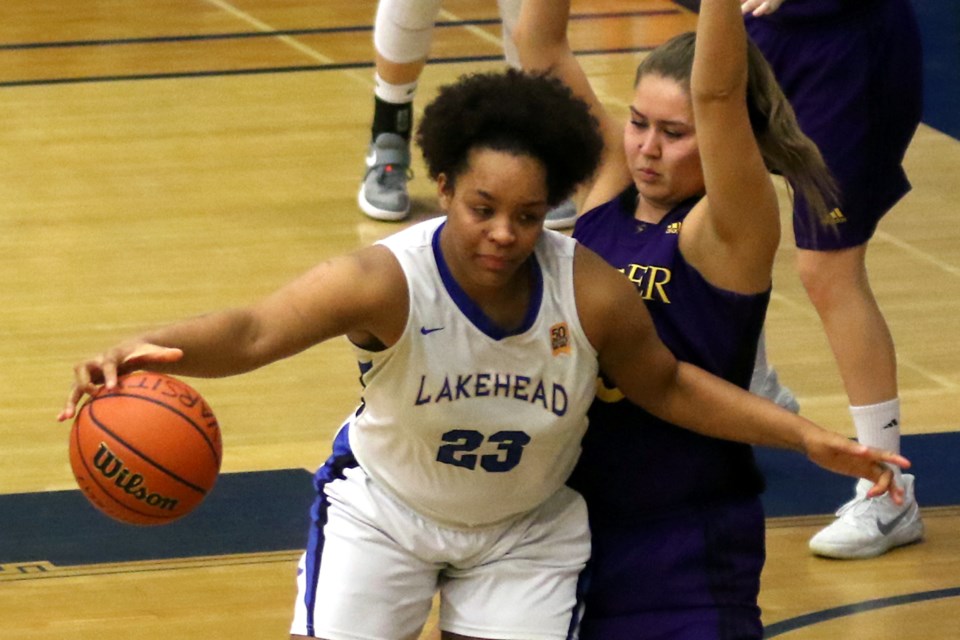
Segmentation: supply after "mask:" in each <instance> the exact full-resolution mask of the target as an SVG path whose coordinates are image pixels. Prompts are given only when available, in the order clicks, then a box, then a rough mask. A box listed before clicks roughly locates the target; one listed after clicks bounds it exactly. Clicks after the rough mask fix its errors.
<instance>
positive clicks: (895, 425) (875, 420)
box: [850, 398, 900, 490]
mask: <svg viewBox="0 0 960 640" xmlns="http://www.w3.org/2000/svg"><path fill="white" fill-rule="evenodd" d="M850 415H851V416H853V426H854V428H855V429H856V431H857V440H858V441H859V442H860V444H865V445H867V446H868V447H874V448H876V449H885V450H887V451H893V452H894V453H900V399H899V398H894V399H893V400H887V401H886V402H880V403H877V404H868V405H864V406H861V407H854V406H851V407H850ZM892 468H893V473H894V480H895V481H896V482H898V483H899V482H900V468H899V467H892ZM857 486H858V489H864V490H865V488H869V487H871V486H872V483H871V482H870V481H869V480H866V479H861V480H860V482H859V484H858V485H857Z"/></svg>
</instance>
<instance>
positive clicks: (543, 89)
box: [416, 69, 603, 206]
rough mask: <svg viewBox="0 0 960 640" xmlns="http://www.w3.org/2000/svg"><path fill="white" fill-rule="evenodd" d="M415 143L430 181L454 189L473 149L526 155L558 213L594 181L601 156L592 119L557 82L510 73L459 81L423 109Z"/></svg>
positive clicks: (472, 76)
mask: <svg viewBox="0 0 960 640" xmlns="http://www.w3.org/2000/svg"><path fill="white" fill-rule="evenodd" d="M416 141H417V144H418V145H419V147H420V149H421V150H422V151H423V159H424V161H425V162H426V165H427V169H428V171H429V173H430V177H431V178H433V179H434V180H436V179H437V177H438V176H439V175H440V174H441V173H442V174H444V175H445V176H446V177H447V180H448V181H449V182H450V184H451V185H455V184H456V179H457V177H458V176H459V175H461V174H462V173H463V171H465V170H466V169H467V161H468V156H469V153H470V151H472V150H473V149H477V148H486V149H493V150H496V151H505V152H507V153H511V154H516V155H527V156H530V157H533V158H535V159H537V160H539V161H540V162H541V163H542V164H543V166H544V168H545V169H546V174H547V201H548V204H549V205H550V206H555V205H557V204H559V203H560V202H562V201H563V200H564V199H565V198H567V197H569V196H570V195H571V194H572V193H573V191H574V189H576V187H577V185H579V184H580V183H581V182H583V181H584V180H586V179H587V178H589V177H590V176H592V175H593V172H594V171H595V170H596V168H597V166H598V165H599V163H600V155H601V153H602V152H603V138H602V137H601V135H600V128H599V124H598V122H597V119H596V118H594V117H593V116H592V115H591V114H590V109H589V107H588V106H587V104H586V103H585V102H584V101H582V100H580V99H579V98H576V97H574V95H573V93H572V92H571V91H570V89H568V88H567V86H566V85H564V84H563V83H562V82H561V81H560V80H557V79H556V78H553V77H550V76H547V75H545V74H531V73H524V72H522V71H518V70H516V69H509V70H507V71H505V72H499V73H474V74H468V75H463V76H461V77H460V78H459V79H458V80H457V81H456V82H455V83H453V84H450V85H446V86H444V87H442V88H441V89H440V92H439V94H438V95H437V97H436V98H434V100H433V101H432V102H431V103H430V104H429V105H427V107H426V109H424V112H423V118H422V119H421V121H420V126H419V127H418V128H417V135H416Z"/></svg>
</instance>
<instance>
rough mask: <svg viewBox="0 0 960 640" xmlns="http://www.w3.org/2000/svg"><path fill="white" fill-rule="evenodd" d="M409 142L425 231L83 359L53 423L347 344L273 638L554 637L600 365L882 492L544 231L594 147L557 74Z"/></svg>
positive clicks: (460, 103)
mask: <svg viewBox="0 0 960 640" xmlns="http://www.w3.org/2000/svg"><path fill="white" fill-rule="evenodd" d="M417 142H418V143H419V145H420V147H421V148H422V150H423V152H424V158H425V160H426V164H427V166H428V168H429V171H430V174H431V177H433V178H434V179H435V180H436V181H437V183H438V187H439V197H440V202H441V205H442V208H443V210H444V213H445V214H446V216H445V217H443V218H438V219H435V220H430V221H427V222H423V223H420V224H418V225H415V226H413V227H411V228H409V229H406V230H404V231H401V232H400V233H398V234H396V235H394V236H392V237H390V238H387V239H386V240H384V241H383V242H381V243H378V244H376V245H374V246H372V247H368V248H365V249H361V250H359V251H356V252H354V253H352V254H349V255H346V256H341V257H336V258H332V259H330V260H327V261H325V262H323V263H322V264H320V265H319V266H317V267H315V268H314V269H313V270H311V271H309V272H308V273H306V274H305V275H303V276H301V277H300V278H299V279H297V280H295V281H294V282H292V283H291V284H288V285H287V286H285V287H282V288H280V289H279V290H278V291H276V292H275V293H273V294H272V295H269V296H267V297H266V298H264V299H263V300H260V301H258V302H255V303H253V304H251V305H250V306H248V307H244V308H236V309H229V310H225V311H220V312H217V313H212V314H209V315H205V316H202V317H199V318H194V319H190V320H186V321H183V322H179V323H175V324H173V325H169V326H166V327H163V328H160V329H157V330H154V331H150V332H148V333H146V334H144V335H141V336H138V337H135V338H133V339H130V340H127V341H124V342H122V343H120V344H118V345H117V346H115V347H113V348H111V349H108V350H107V351H105V352H103V353H101V354H99V355H97V356H95V357H93V358H91V359H89V360H86V361H84V362H81V363H79V364H78V365H77V366H76V367H75V369H74V377H75V382H74V386H73V389H72V390H71V393H70V396H69V398H68V400H67V403H66V406H65V407H64V409H63V411H62V412H61V414H60V419H61V420H67V419H69V418H71V417H72V416H73V415H74V413H75V411H76V406H77V403H78V402H79V401H80V400H81V399H82V397H83V396H84V395H85V394H88V393H91V392H93V391H95V390H96V388H97V386H98V385H100V384H106V385H107V386H108V387H111V386H113V385H115V384H116V380H117V376H118V375H121V374H123V373H125V372H128V371H131V370H134V369H138V368H147V369H150V370H156V371H163V372H168V373H172V374H175V375H177V374H179V375H185V376H200V377H213V376H228V375H235V374H239V373H243V372H246V371H250V370H252V369H255V368H257V367H260V366H263V365H265V364H267V363H270V362H273V361H276V360H278V359H281V358H285V357H288V356H291V355H293V354H295V353H298V352H300V351H303V350H304V349H307V348H309V347H311V346H313V345H315V344H317V343H320V342H323V341H325V340H328V339H330V338H333V337H336V336H344V335H345V336H346V337H347V338H348V339H349V340H350V342H351V343H352V344H353V345H354V347H355V348H356V353H357V357H358V360H359V363H360V367H361V371H362V382H363V385H364V388H363V392H362V399H361V403H360V406H359V408H358V409H357V411H356V412H355V414H354V415H353V416H351V417H350V418H349V420H348V421H347V422H346V424H345V425H344V428H343V429H342V430H341V431H340V434H339V435H338V437H337V439H336V441H335V443H334V450H333V455H332V456H331V457H330V459H329V460H328V462H327V463H326V464H325V465H324V466H323V467H322V468H321V469H320V470H319V471H318V473H317V478H316V485H317V488H318V496H317V499H316V502H315V504H314V508H313V511H312V516H313V526H312V527H311V532H310V538H309V543H308V548H307V549H306V552H305V554H304V557H303V559H302V561H301V565H300V573H299V576H298V587H299V594H298V597H297V601H296V605H295V612H294V619H293V623H292V626H291V635H292V637H314V638H326V639H327V640H356V639H358V638H363V639H370V640H383V639H386V638H393V639H397V640H403V639H411V640H412V639H415V638H416V637H417V636H418V634H419V633H420V631H421V628H422V626H423V624H424V622H425V621H426V618H427V616H428V614H429V611H430V608H431V603H432V599H433V596H434V594H435V593H436V592H437V591H439V593H440V602H441V610H440V627H441V629H442V633H443V637H444V638H447V639H484V638H491V639H492V638H503V639H512V638H515V639H521V638H524V639H557V640H560V639H562V638H567V637H569V634H571V633H573V632H574V631H575V629H576V624H577V619H578V618H577V608H578V594H577V581H578V577H579V575H580V572H581V570H582V569H583V567H584V564H585V562H586V560H587V558H588V556H589V553H590V542H589V528H588V525H587V517H586V508H585V505H584V502H583V499H582V498H581V497H580V495H579V494H577V493H575V492H574V491H572V490H570V489H569V488H567V487H566V486H565V485H564V482H565V480H566V478H567V476H568V475H569V473H570V471H571V469H572V467H573V465H574V463H575V461H576V459H577V455H578V453H579V442H580V439H581V437H582V436H583V434H584V431H585V429H586V426H587V424H586V411H587V407H588V405H589V403H590V401H591V398H592V396H593V393H594V381H595V378H596V375H597V373H598V369H602V370H603V372H604V373H605V374H606V375H607V376H608V377H609V378H610V379H611V380H612V381H613V382H614V383H615V384H616V385H617V387H618V388H619V389H620V390H621V391H623V393H624V394H625V395H626V396H627V397H628V398H630V399H631V400H632V401H634V402H636V403H637V404H640V405H641V406H643V407H645V408H646V409H647V410H649V411H650V412H651V413H653V414H655V415H657V416H660V417H662V418H663V419H666V420H669V421H670V422H672V423H675V424H678V425H682V426H684V427H687V428H691V429H693V430H696V431H700V432H703V433H707V434H709V435H712V436H716V437H722V438H730V439H736V440H738V441H743V442H749V443H754V444H762V445H770V446H779V447H786V448H791V449H795V450H797V451H801V452H803V453H805V454H806V455H807V456H809V457H810V458H811V459H812V460H813V461H815V462H817V463H818V464H820V465H822V466H824V467H826V468H828V469H832V470H834V471H837V472H841V473H845V474H848V475H853V476H858V477H865V478H868V479H870V480H872V481H874V482H875V483H876V484H875V486H874V488H873V489H872V491H873V492H874V493H877V494H880V493H882V492H885V491H887V490H890V492H891V494H892V495H893V496H894V499H900V496H901V493H902V492H901V490H900V489H899V488H898V487H896V486H894V485H893V484H892V483H891V482H890V479H891V477H892V473H891V471H890V470H889V469H888V468H887V467H885V466H884V463H889V464H894V465H899V466H906V465H908V464H909V463H908V462H907V461H906V460H905V459H904V458H902V457H900V456H898V455H893V454H890V453H886V452H881V451H877V450H873V449H868V448H866V447H863V446H860V445H857V444H855V443H852V442H850V441H849V440H848V439H846V438H844V437H842V436H840V435H839V434H836V433H833V432H830V431H826V430H824V429H821V428H819V427H817V426H816V425H813V424H812V423H810V422H809V421H807V420H805V419H804V418H801V417H799V416H796V415H793V414H791V413H789V412H787V411H785V410H783V409H781V408H779V407H777V406H776V405H775V404H774V403H772V402H770V401H768V400H765V399H762V398H759V397H757V396H753V395H751V394H749V393H747V392H746V391H744V390H742V389H739V388H737V387H735V386H734V385H732V384H729V383H727V382H725V381H723V380H721V379H720V378H716V377H714V376H712V375H710V374H708V373H706V372H705V371H703V370H701V369H698V368H696V367H693V366H691V365H687V364H683V363H678V362H677V360H676V359H675V358H674V357H673V356H672V355H671V353H670V351H669V350H668V349H667V348H666V347H664V345H663V343H661V342H660V340H659V338H658V337H657V333H656V331H655V329H654V327H653V325H652V323H651V320H650V317H649V315H648V312H647V311H646V308H645V306H644V303H643V301H642V300H641V299H640V297H639V296H636V295H633V288H632V284H631V283H630V282H629V281H628V280H627V279H626V278H624V277H623V276H622V274H620V273H619V272H617V271H616V270H614V269H613V268H612V267H610V266H608V265H607V264H606V263H605V262H604V261H603V260H602V259H600V258H599V257H598V256H596V255H595V254H593V253H591V252H589V251H588V250H587V249H585V248H583V247H581V246H578V245H577V244H576V243H575V241H573V240H572V239H571V238H568V237H566V236H564V235H561V234H559V233H556V232H552V231H544V229H543V220H544V217H545V216H546V214H547V211H548V209H549V208H550V206H552V205H555V204H556V203H558V202H561V201H562V200H563V199H564V198H566V197H567V196H569V194H570V193H571V192H572V190H573V189H574V188H575V187H576V185H577V184H578V183H580V182H581V181H583V180H584V179H586V178H587V177H588V176H589V175H591V173H592V172H593V170H594V169H595V168H596V166H597V163H598V161H599V156H600V153H601V148H602V140H601V138H600V134H599V131H598V125H597V122H596V121H595V120H594V119H593V118H592V117H591V116H590V115H589V110H588V107H587V106H586V104H584V103H583V102H581V101H579V100H577V99H575V98H574V97H573V96H572V95H571V94H570V92H569V90H568V89H566V88H565V87H564V86H563V85H562V84H561V83H560V82H559V81H557V80H554V79H549V78H546V77H543V76H531V75H525V74H523V73H521V72H519V71H508V72H506V73H492V74H476V75H472V76H464V77H463V78H461V79H460V80H459V81H458V82H457V83H455V84H453V85H450V86H448V87H445V88H444V89H443V90H441V92H440V94H439V95H438V97H437V98H436V99H435V100H434V101H433V102H432V103H431V105H430V106H428V107H427V109H426V111H425V113H424V117H423V120H422V122H421V125H420V128H419V130H418V135H417ZM570 149H576V150H577V153H570V152H569V151H570Z"/></svg>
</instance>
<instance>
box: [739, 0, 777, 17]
mask: <svg viewBox="0 0 960 640" xmlns="http://www.w3.org/2000/svg"><path fill="white" fill-rule="evenodd" d="M781 4H783V0H741V2H740V11H741V12H743V14H744V15H746V14H748V13H750V14H753V15H755V16H757V17H759V16H767V15H770V14H771V13H773V12H774V11H776V10H777V9H779V8H780V5H781Z"/></svg>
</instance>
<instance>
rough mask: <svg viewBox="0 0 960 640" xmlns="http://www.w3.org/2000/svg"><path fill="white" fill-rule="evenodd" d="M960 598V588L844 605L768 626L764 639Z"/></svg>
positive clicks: (765, 629)
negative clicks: (891, 609)
mask: <svg viewBox="0 0 960 640" xmlns="http://www.w3.org/2000/svg"><path fill="white" fill-rule="evenodd" d="M956 597H960V587H950V588H947V589H934V590H933V591H920V592H917V593H908V594H905V595H899V596H891V597H889V598H877V599H875V600H864V601H863V602H856V603H854V604H848V605H843V606H841V607H832V608H830V609H823V610H821V611H814V612H813V613H807V614H804V615H802V616H796V617H794V618H789V619H787V620H781V621H780V622H774V623H773V624H769V625H766V626H765V627H764V637H765V638H774V637H776V636H781V635H783V634H785V633H790V632H791V631H797V630H798V629H803V628H806V627H812V626H814V625H817V624H821V623H824V622H828V621H830V620H836V619H837V618H845V617H847V616H852V615H857V614H860V613H867V612H870V611H877V610H879V609H886V608H888V607H899V606H902V605H907V604H914V603H917V602H928V601H931V600H942V599H946V598H956Z"/></svg>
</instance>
